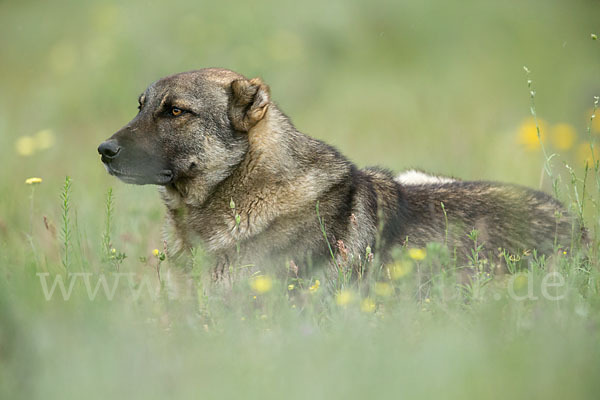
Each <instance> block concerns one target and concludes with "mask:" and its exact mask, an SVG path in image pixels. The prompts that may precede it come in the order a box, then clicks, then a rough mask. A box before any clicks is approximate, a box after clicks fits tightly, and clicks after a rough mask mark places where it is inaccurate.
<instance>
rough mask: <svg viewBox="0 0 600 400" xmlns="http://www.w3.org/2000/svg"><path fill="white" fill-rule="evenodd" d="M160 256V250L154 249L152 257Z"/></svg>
mask: <svg viewBox="0 0 600 400" xmlns="http://www.w3.org/2000/svg"><path fill="white" fill-rule="evenodd" d="M159 254H160V251H159V250H158V249H154V250H152V255H153V256H154V257H158V255H159Z"/></svg>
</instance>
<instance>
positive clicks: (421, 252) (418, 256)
mask: <svg viewBox="0 0 600 400" xmlns="http://www.w3.org/2000/svg"><path fill="white" fill-rule="evenodd" d="M426 255H427V253H426V252H425V249H415V248H412V249H408V256H409V257H410V258H412V259H413V260H415V261H421V260H424V259H425V256H426Z"/></svg>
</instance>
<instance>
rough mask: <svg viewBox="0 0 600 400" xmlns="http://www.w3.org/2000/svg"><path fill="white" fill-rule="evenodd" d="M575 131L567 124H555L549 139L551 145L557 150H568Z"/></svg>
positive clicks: (574, 136) (573, 140)
mask: <svg viewBox="0 0 600 400" xmlns="http://www.w3.org/2000/svg"><path fill="white" fill-rule="evenodd" d="M576 136H577V135H576V133H575V129H573V127H572V126H571V125H569V124H556V125H554V126H553V127H552V136H551V137H550V139H551V141H552V145H553V146H554V147H555V148H556V149H558V150H569V149H570V148H571V147H573V144H574V143H575V138H576Z"/></svg>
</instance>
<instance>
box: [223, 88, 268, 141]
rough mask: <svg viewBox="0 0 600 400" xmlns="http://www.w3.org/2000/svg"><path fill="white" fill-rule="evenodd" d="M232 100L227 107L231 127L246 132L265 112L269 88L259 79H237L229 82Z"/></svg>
mask: <svg viewBox="0 0 600 400" xmlns="http://www.w3.org/2000/svg"><path fill="white" fill-rule="evenodd" d="M231 92H232V96H233V98H232V99H231V103H230V105H229V118H230V119H231V123H232V124H233V127H234V128H235V129H236V130H238V131H242V132H248V131H249V130H250V129H252V127H253V126H254V125H256V124H257V123H258V121H260V120H261V119H263V117H264V116H265V113H266V112H267V108H268V106H269V103H270V102H271V99H270V96H269V86H267V85H266V84H265V83H263V81H262V80H260V78H254V79H250V80H248V79H237V80H235V81H233V82H231Z"/></svg>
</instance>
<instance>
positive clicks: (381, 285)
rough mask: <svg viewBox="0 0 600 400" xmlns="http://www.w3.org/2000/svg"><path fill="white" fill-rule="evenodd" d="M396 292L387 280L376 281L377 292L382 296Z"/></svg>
mask: <svg viewBox="0 0 600 400" xmlns="http://www.w3.org/2000/svg"><path fill="white" fill-rule="evenodd" d="M392 293H394V288H393V287H392V285H390V284H389V283H386V282H377V283H375V294H376V295H377V296H381V297H390V296H391V295H392Z"/></svg>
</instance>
